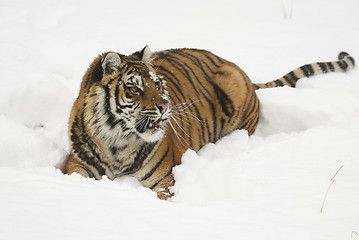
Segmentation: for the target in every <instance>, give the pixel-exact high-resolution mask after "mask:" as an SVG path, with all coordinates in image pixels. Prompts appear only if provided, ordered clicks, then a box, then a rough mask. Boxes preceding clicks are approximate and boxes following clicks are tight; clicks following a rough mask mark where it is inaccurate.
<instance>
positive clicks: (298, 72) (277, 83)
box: [253, 52, 355, 90]
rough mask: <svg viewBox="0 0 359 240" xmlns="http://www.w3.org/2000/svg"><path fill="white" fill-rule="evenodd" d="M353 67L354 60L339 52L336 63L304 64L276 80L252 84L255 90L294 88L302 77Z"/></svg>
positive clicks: (342, 70) (341, 70) (343, 70)
mask: <svg viewBox="0 0 359 240" xmlns="http://www.w3.org/2000/svg"><path fill="white" fill-rule="evenodd" d="M354 65H355V61H354V58H353V57H352V56H350V55H349V54H348V53H346V52H341V53H339V55H338V61H336V62H317V63H312V64H306V65H304V66H301V67H300V68H297V69H295V70H293V71H291V72H289V73H287V74H286V75H284V76H283V77H281V78H278V79H277V80H274V81H271V82H267V83H260V84H253V85H254V87H255V89H256V90H257V89H261V88H273V87H283V86H289V87H295V85H296V84H297V81H298V80H299V79H301V78H304V77H311V76H314V75H317V74H322V73H328V72H346V71H347V70H349V69H351V68H353V67H354Z"/></svg>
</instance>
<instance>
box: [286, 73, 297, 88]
mask: <svg viewBox="0 0 359 240" xmlns="http://www.w3.org/2000/svg"><path fill="white" fill-rule="evenodd" d="M287 75H289V77H288V79H286V78H285V79H286V80H287V81H288V82H289V83H290V84H291V86H293V87H295V85H296V84H297V81H298V80H299V77H298V76H297V75H295V73H294V71H291V72H290V73H288V74H287Z"/></svg>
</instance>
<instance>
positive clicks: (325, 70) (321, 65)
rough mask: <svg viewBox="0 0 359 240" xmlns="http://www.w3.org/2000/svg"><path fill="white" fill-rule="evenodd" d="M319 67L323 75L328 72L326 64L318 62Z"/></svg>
mask: <svg viewBox="0 0 359 240" xmlns="http://www.w3.org/2000/svg"><path fill="white" fill-rule="evenodd" d="M317 64H318V65H319V67H320V69H321V70H322V72H323V73H327V72H328V67H327V64H325V63H323V62H318V63H317Z"/></svg>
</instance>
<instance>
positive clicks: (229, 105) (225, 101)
mask: <svg viewBox="0 0 359 240" xmlns="http://www.w3.org/2000/svg"><path fill="white" fill-rule="evenodd" d="M213 87H214V92H215V93H216V96H217V99H218V101H219V104H220V105H221V107H222V111H223V113H224V114H225V115H226V116H227V117H231V116H232V115H233V113H234V111H235V109H234V106H233V102H232V100H231V99H230V98H229V97H228V95H227V94H226V93H225V92H224V91H223V89H221V88H220V87H219V86H217V85H216V84H213Z"/></svg>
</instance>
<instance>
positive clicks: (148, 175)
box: [140, 147, 169, 181]
mask: <svg viewBox="0 0 359 240" xmlns="http://www.w3.org/2000/svg"><path fill="white" fill-rule="evenodd" d="M168 151H169V147H167V151H166V152H165V154H164V155H163V156H162V158H161V159H160V161H158V162H157V164H156V165H155V166H154V167H153V168H152V169H151V171H149V172H148V173H146V175H145V176H143V178H141V180H140V181H145V180H146V179H148V178H149V177H151V176H152V174H153V173H154V172H155V171H156V169H157V168H158V167H159V166H160V165H161V163H162V162H163V160H164V159H165V158H166V156H167V154H168Z"/></svg>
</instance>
